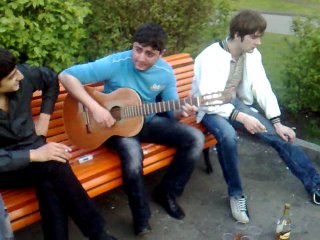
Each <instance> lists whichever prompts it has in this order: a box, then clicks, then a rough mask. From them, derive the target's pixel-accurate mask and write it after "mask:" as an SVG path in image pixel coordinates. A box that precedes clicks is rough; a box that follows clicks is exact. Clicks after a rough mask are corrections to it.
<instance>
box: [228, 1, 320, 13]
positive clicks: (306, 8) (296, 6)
mask: <svg viewBox="0 0 320 240" xmlns="http://www.w3.org/2000/svg"><path fill="white" fill-rule="evenodd" d="M232 3H233V7H234V8H235V9H243V8H251V9H255V10H259V11H275V12H282V13H291V14H298V15H300V14H302V15H318V14H319V11H320V1H319V0H280V1H279V0H260V1H259V0H232Z"/></svg>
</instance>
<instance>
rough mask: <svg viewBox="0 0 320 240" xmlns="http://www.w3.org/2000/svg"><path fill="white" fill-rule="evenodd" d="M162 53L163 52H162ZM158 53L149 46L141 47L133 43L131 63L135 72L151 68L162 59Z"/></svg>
mask: <svg viewBox="0 0 320 240" xmlns="http://www.w3.org/2000/svg"><path fill="white" fill-rule="evenodd" d="M163 52H164V51H163ZM163 52H162V53H160V51H158V50H155V49H153V48H152V47H150V46H146V47H144V46H142V45H141V44H139V43H137V42H134V43H133V47H132V61H133V64H134V66H135V68H136V69H137V70H140V71H144V70H147V69H148V68H150V67H152V66H153V65H154V64H155V63H156V61H157V60H158V59H159V58H160V57H162V54H163Z"/></svg>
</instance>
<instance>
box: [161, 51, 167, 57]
mask: <svg viewBox="0 0 320 240" xmlns="http://www.w3.org/2000/svg"><path fill="white" fill-rule="evenodd" d="M166 51H167V49H163V50H162V52H160V57H163V55H164V53H165V52H166Z"/></svg>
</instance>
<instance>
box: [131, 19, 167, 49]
mask: <svg viewBox="0 0 320 240" xmlns="http://www.w3.org/2000/svg"><path fill="white" fill-rule="evenodd" d="M166 40H167V34H166V33H165V31H164V30H163V28H162V27H161V26H160V25H159V24H156V23H144V24H142V25H140V26H139V27H138V28H137V30H136V32H135V33H134V35H133V42H137V43H139V44H141V45H142V46H144V47H146V46H150V47H152V48H153V49H155V50H158V51H159V52H160V53H162V52H163V50H164V49H165V45H166Z"/></svg>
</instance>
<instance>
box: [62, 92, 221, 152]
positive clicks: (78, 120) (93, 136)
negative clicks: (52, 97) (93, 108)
mask: <svg viewBox="0 0 320 240" xmlns="http://www.w3.org/2000/svg"><path fill="white" fill-rule="evenodd" d="M85 90H86V91H87V92H88V94H89V95H90V96H91V97H92V98H93V99H95V100H96V101H97V102H98V103H99V104H100V105H101V106H103V107H105V108H106V109H108V110H109V111H110V113H111V115H112V116H113V117H114V119H116V123H115V124H114V125H113V126H112V127H110V128H106V127H102V126H99V124H98V123H97V122H95V120H94V119H93V117H92V113H91V112H89V110H88V109H87V108H86V107H85V106H84V105H83V104H82V103H80V102H79V101H78V100H77V99H75V98H74V97H73V96H72V95H71V94H68V95H67V96H66V98H65V100H64V107H63V118H64V126H65V131H66V133H67V135H68V138H69V140H70V141H71V142H72V143H73V144H74V145H76V146H77V147H79V148H84V149H88V150H91V149H95V148H97V147H99V146H100V145H102V144H103V143H104V142H105V141H106V140H107V139H108V138H110V137H111V136H114V135H117V136H123V137H131V136H135V135H136V134H138V133H139V132H140V130H141V128H142V125H143V121H144V116H146V115H149V114H152V113H161V112H167V111H173V110H179V109H181V107H182V106H183V105H184V104H185V103H188V104H190V105H195V106H197V107H203V106H205V107H208V106H214V105H221V104H222V103H224V99H223V97H222V96H223V94H222V92H217V93H212V94H207V95H204V96H200V97H189V98H185V99H180V100H172V101H162V102H156V103H142V101H141V99H140V97H139V95H138V94H137V93H136V92H135V91H134V90H132V89H130V88H119V89H117V90H116V91H113V92H111V93H109V94H105V93H102V92H100V91H98V90H96V89H95V88H94V87H89V86H85Z"/></svg>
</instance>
